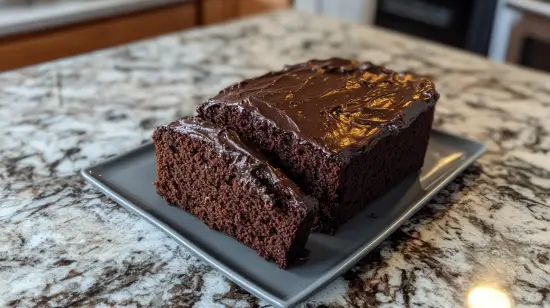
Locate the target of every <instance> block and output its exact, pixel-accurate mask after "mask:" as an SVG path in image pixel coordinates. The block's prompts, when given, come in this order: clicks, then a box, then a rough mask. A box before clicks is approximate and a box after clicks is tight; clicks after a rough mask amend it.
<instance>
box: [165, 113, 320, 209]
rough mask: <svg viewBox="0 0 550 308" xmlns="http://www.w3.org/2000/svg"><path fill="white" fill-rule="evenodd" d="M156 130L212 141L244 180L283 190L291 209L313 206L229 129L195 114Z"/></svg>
mask: <svg viewBox="0 0 550 308" xmlns="http://www.w3.org/2000/svg"><path fill="white" fill-rule="evenodd" d="M158 129H169V130H173V131H176V132H178V133H183V134H186V135H187V136H190V137H192V138H198V139H201V140H204V141H206V142H209V143H211V144H213V145H214V146H215V148H216V151H217V152H219V153H224V154H226V155H228V156H229V157H231V160H232V161H231V165H232V166H234V167H236V169H237V170H238V171H239V173H240V174H241V177H242V178H244V179H245V181H252V180H253V179H258V180H260V182H261V183H262V184H263V185H266V186H270V187H272V188H274V187H277V188H276V189H277V191H281V192H282V191H284V194H285V195H286V196H287V198H289V199H291V200H293V201H290V202H288V201H287V204H289V205H290V206H291V207H292V209H294V210H300V211H301V212H304V213H306V214H307V213H309V212H310V211H312V210H314V209H315V208H316V206H317V201H315V200H314V199H313V198H311V197H308V196H306V195H304V194H303V193H302V192H301V191H300V190H299V188H298V187H297V186H296V184H295V183H294V182H292V181H291V180H290V179H288V178H287V177H286V176H285V175H284V174H283V173H282V172H280V171H279V170H277V169H275V168H273V167H272V166H271V165H270V164H269V163H268V162H267V159H266V158H265V157H264V156H263V155H262V154H261V153H259V152H258V151H257V150H256V149H254V148H253V147H251V146H249V145H247V144H246V143H244V142H243V141H242V140H241V139H240V138H239V136H238V135H237V134H236V133H235V132H233V131H231V130H228V129H225V128H220V127H217V126H215V125H213V124H212V123H210V122H208V121H205V120H202V119H200V118H196V117H184V118H182V119H180V120H177V121H175V122H172V123H171V124H169V125H165V126H161V127H159V128H158ZM302 202H303V203H302ZM302 204H304V205H302Z"/></svg>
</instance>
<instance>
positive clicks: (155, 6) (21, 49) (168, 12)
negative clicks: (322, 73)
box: [0, 0, 550, 71]
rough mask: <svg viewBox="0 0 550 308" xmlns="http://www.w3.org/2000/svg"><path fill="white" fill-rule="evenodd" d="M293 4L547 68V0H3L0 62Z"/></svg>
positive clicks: (11, 64) (66, 52) (12, 63)
mask: <svg viewBox="0 0 550 308" xmlns="http://www.w3.org/2000/svg"><path fill="white" fill-rule="evenodd" d="M290 7H294V8H295V9H298V10H303V11H311V12H318V13H323V14H327V15H331V16H334V17H337V18H341V19H345V20H348V21H354V22H357V23H363V24H373V25H377V26H380V27H384V28H388V29H392V30H395V31H399V32H404V33H407V34H410V35H414V36H417V37H421V38H424V39H428V40H432V41H437V42H440V43H443V44H447V45H451V46H454V47H457V48H461V49H465V50H469V51H472V52H475V53H478V54H480V55H483V56H487V57H489V58H491V59H493V60H496V61H509V62H513V63H517V64H521V65H525V66H528V67H532V68H536V69H540V70H546V71H550V60H549V59H548V57H547V56H546V55H547V54H548V52H550V2H547V1H543V0H462V1H454V0H343V1H336V0H295V1H290V0H0V59H2V60H0V70H8V69H14V68H18V67H22V66H27V65H31V64H36V63H40V62H44V61H49V60H53V59H56V58H61V57H66V56H70V55H75V54H80V53H84V52H89V51H93V50H96V49H100V48H105V47H109V46H114V45H119V44H122V43H127V42H130V41H133V40H137V39H142V38H146V37H150V36H156V35H160V34H163V33H167V32H172V31H176V30H182V29H186V28H192V27H195V26H201V25H207V24H212V23H217V22H222V21H225V20H229V19H233V18H239V17H243V16H248V15H252V14H256V13H261V12H265V11H269V10H274V9H281V8H290Z"/></svg>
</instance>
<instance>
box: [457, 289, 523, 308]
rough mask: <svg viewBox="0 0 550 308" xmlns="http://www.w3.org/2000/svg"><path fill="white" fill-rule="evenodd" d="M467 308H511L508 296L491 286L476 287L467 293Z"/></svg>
mask: <svg viewBox="0 0 550 308" xmlns="http://www.w3.org/2000/svg"><path fill="white" fill-rule="evenodd" d="M468 307H469V308H511V307H512V301H511V300H510V296H509V295H508V294H506V293H505V292H503V291H502V290H499V289H497V288H495V287H491V286H478V287H476V288H474V289H472V290H471V291H470V292H469V293H468Z"/></svg>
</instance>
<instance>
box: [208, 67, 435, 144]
mask: <svg viewBox="0 0 550 308" xmlns="http://www.w3.org/2000/svg"><path fill="white" fill-rule="evenodd" d="M438 97H439V95H438V94H437V92H436V91H435V88H434V85H433V83H432V82H431V81H429V80H428V79H425V78H422V77H419V76H414V75H412V74H408V73H396V72H394V71H391V70H388V69H385V68H382V67H380V66H376V65H373V64H372V63H368V62H357V61H350V60H344V59H338V58H333V59H328V60H311V61H308V62H306V63H301V64H297V65H291V66H287V67H285V69H284V70H282V71H279V72H273V73H268V74H266V75H264V76H261V77H258V78H253V79H248V80H246V81H243V82H240V83H238V84H236V85H233V86H230V87H228V88H227V89H225V90H223V91H221V92H220V93H219V94H218V96H216V97H215V98H213V99H210V100H209V101H208V102H207V103H206V104H204V105H203V107H201V108H204V109H207V108H211V107H213V106H216V105H218V104H220V103H223V104H236V105H238V106H239V107H241V108H244V109H248V110H251V111H252V112H258V113H260V114H261V115H263V116H264V117H266V118H267V119H269V120H270V121H272V122H274V123H275V124H276V125H277V126H278V127H279V128H281V129H282V130H284V131H291V132H295V133H297V134H300V135H301V137H302V138H303V139H308V140H310V141H312V142H313V143H316V144H317V145H319V146H321V147H322V148H324V149H326V150H328V151H331V152H333V153H337V152H340V151H343V150H348V151H351V152H353V150H354V149H359V148H360V147H362V146H364V145H370V144H374V142H376V141H377V140H379V139H380V138H382V137H384V136H386V135H387V134H390V133H393V132H394V131H396V130H399V129H400V128H404V127H407V126H408V125H409V124H410V123H411V122H412V121H414V119H416V117H417V116H418V115H419V114H421V113H422V112H423V111H424V110H426V109H427V108H428V107H430V106H433V104H435V101H436V100H437V98H438Z"/></svg>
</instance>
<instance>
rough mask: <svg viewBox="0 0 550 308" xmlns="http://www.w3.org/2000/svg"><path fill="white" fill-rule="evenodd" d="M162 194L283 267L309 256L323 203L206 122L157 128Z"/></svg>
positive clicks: (159, 189) (231, 135)
mask: <svg viewBox="0 0 550 308" xmlns="http://www.w3.org/2000/svg"><path fill="white" fill-rule="evenodd" d="M153 139H154V142H155V150H156V155H157V180H156V181H155V183H154V185H155V186H156V189H157V193H158V194H159V195H161V196H162V197H164V198H165V199H166V201H167V202H169V203H170V204H173V205H177V206H180V207H181V208H182V209H184V210H186V211H187V212H189V213H191V214H193V215H194V216H196V217H198V218H199V219H201V220H202V221H203V222H204V223H206V224H207V225H208V226H209V227H210V228H212V229H215V230H219V231H222V232H224V233H226V234H228V235H230V236H232V237H234V238H236V239H237V240H239V241H241V242H242V243H244V244H246V245H248V246H250V247H252V248H253V249H255V250H256V251H257V252H258V254H259V255H260V256H262V257H264V258H265V259H267V260H270V261H273V262H275V263H276V264H277V265H279V266H280V267H282V268H286V267H288V266H289V265H290V264H291V263H292V261H293V260H295V259H296V258H297V257H299V256H300V254H302V253H303V252H304V246H305V243H306V241H307V238H308V235H309V233H310V229H311V227H312V224H313V220H314V218H315V216H316V209H317V201H316V200H314V199H313V198H311V197H308V196H306V195H304V194H303V193H302V192H301V191H300V189H299V188H298V187H297V186H296V185H295V184H294V183H293V182H292V181H290V180H289V179H288V178H287V177H286V176H285V175H284V174H283V173H281V172H280V171H278V170H277V169H275V168H273V167H272V166H271V165H270V164H269V163H268V162H267V161H266V159H265V158H264V157H263V156H262V155H261V154H259V153H258V152H257V151H256V150H255V149H253V148H252V147H250V146H248V145H247V144H245V143H244V142H242V141H241V139H240V138H239V136H238V135H237V134H235V133H234V132H232V131H231V130H228V129H223V128H219V127H216V126H214V125H212V124H211V123H209V122H207V121H204V120H201V119H198V118H183V119H181V120H178V121H175V122H173V123H171V124H169V125H165V126H161V127H159V128H157V130H156V131H155V133H154V136H153Z"/></svg>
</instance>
